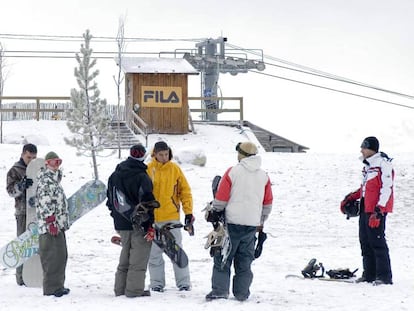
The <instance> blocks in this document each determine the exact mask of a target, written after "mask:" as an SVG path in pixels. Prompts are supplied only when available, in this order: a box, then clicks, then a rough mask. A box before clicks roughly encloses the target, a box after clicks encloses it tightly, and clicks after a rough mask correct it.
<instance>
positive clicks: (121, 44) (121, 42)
mask: <svg viewBox="0 0 414 311" xmlns="http://www.w3.org/2000/svg"><path fill="white" fill-rule="evenodd" d="M125 19H126V17H125V16H123V17H122V16H121V17H120V18H119V25H118V34H117V35H116V43H117V47H118V55H117V59H116V61H117V64H118V76H117V77H115V76H114V80H115V84H116V88H117V92H118V93H117V95H118V97H117V99H118V118H117V119H118V120H117V121H118V126H117V131H118V158H119V159H120V158H121V120H120V117H121V83H122V82H123V80H124V77H123V76H122V57H123V52H124V50H125Z"/></svg>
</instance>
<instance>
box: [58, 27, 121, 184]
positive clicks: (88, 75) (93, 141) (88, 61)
mask: <svg viewBox="0 0 414 311" xmlns="http://www.w3.org/2000/svg"><path fill="white" fill-rule="evenodd" d="M83 38H84V39H85V43H84V44H81V48H80V54H79V53H76V61H77V62H78V65H79V67H77V68H75V77H76V81H77V82H78V86H79V90H77V89H72V90H71V94H70V95H71V98H70V100H71V102H72V104H73V109H72V110H69V111H68V113H67V118H68V121H67V126H68V128H69V130H70V131H71V132H72V133H74V134H75V135H74V137H73V138H71V139H69V138H66V137H65V142H66V143H67V144H68V145H71V146H74V147H76V148H77V149H78V154H84V155H88V156H89V155H90V156H91V157H92V164H93V169H94V177H95V179H99V176H98V166H97V162H96V156H97V153H99V152H101V151H103V150H104V144H105V142H107V141H110V140H112V139H113V138H114V135H113V133H112V132H111V130H110V128H109V123H110V118H109V117H108V116H107V114H106V100H101V99H100V98H99V95H100V91H99V89H98V85H97V83H96V81H95V78H96V77H97V76H98V74H99V71H98V70H95V71H92V69H93V67H94V66H95V65H96V59H92V58H91V56H92V49H91V48H90V41H91V39H92V35H91V34H90V33H89V30H86V32H85V33H84V34H83Z"/></svg>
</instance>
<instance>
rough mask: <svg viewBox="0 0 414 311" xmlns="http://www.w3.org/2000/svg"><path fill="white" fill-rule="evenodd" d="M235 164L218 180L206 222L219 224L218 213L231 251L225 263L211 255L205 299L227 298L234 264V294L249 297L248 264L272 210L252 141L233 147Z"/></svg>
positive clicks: (266, 180) (265, 177)
mask: <svg viewBox="0 0 414 311" xmlns="http://www.w3.org/2000/svg"><path fill="white" fill-rule="evenodd" d="M236 151H237V159H238V164H236V165H235V166H233V167H230V168H229V169H227V171H226V172H225V173H224V175H223V177H222V178H221V180H220V183H219V186H218V189H217V192H216V195H215V198H214V200H213V209H212V211H211V218H210V220H209V221H212V222H214V221H218V220H219V218H220V217H221V215H220V213H223V212H224V219H225V223H226V226H227V231H228V235H229V238H230V244H231V250H230V253H229V255H228V257H227V260H226V261H225V263H224V266H223V262H222V254H221V253H215V254H214V265H213V275H212V278H211V281H212V290H211V292H210V293H209V294H207V295H206V300H213V299H220V298H222V299H227V298H228V296H229V287H230V272H231V271H230V269H231V265H232V263H234V271H235V275H234V277H233V289H232V291H233V295H234V297H235V298H236V299H237V300H239V301H244V300H246V299H247V298H249V295H250V285H251V283H252V281H253V272H252V270H251V264H252V262H253V260H254V258H255V257H254V256H255V234H256V231H257V230H262V229H263V224H264V222H265V221H266V219H267V218H268V217H269V214H270V212H271V210H272V203H273V194H272V188H271V183H270V179H269V177H268V175H267V173H266V172H265V171H264V170H263V169H261V157H260V156H258V155H257V153H258V150H257V147H256V145H255V144H253V143H251V142H243V143H238V144H237V146H236Z"/></svg>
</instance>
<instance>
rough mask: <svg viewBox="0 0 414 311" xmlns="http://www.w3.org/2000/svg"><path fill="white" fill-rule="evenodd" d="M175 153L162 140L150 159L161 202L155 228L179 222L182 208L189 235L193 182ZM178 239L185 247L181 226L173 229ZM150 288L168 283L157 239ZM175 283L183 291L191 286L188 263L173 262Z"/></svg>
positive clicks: (151, 175) (191, 224)
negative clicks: (189, 182)
mask: <svg viewBox="0 0 414 311" xmlns="http://www.w3.org/2000/svg"><path fill="white" fill-rule="evenodd" d="M172 157H173V155H172V151H171V148H170V147H169V146H168V145H167V143H165V142H163V141H159V142H157V143H155V145H154V149H153V153H152V160H151V162H149V163H148V168H147V173H148V175H149V177H150V178H151V180H152V183H153V194H154V197H155V199H156V200H157V201H158V202H160V205H161V206H160V207H159V208H157V209H156V210H154V218H155V223H154V226H155V227H156V228H161V227H162V226H163V225H164V224H166V223H177V224H178V223H180V210H181V208H182V210H183V212H184V214H185V221H184V223H185V227H184V229H185V230H187V231H188V232H189V234H190V235H193V234H194V231H193V230H194V229H193V222H194V217H193V197H192V194H191V188H190V185H189V184H188V182H187V179H186V178H185V176H184V173H183V172H182V170H181V168H180V167H179V166H178V164H176V163H175V162H172V161H171V159H172ZM171 233H172V234H173V235H174V237H175V239H176V243H177V244H178V245H179V246H180V247H182V235H181V229H180V228H177V229H171ZM148 268H149V273H150V288H151V290H153V291H157V292H163V291H164V287H165V264H164V259H163V251H162V249H161V248H159V247H158V246H157V245H156V244H155V243H153V244H152V247H151V253H150V259H149V264H148ZM173 269H174V275H175V283H176V286H177V287H178V289H179V290H180V291H184V290H185V291H189V290H191V282H190V270H189V267H188V266H187V267H185V268H179V267H178V266H177V265H176V264H173Z"/></svg>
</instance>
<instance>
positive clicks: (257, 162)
mask: <svg viewBox="0 0 414 311" xmlns="http://www.w3.org/2000/svg"><path fill="white" fill-rule="evenodd" d="M239 164H240V165H241V166H243V167H244V168H246V169H247V170H248V171H251V172H254V171H257V170H258V169H260V167H261V166H262V158H261V157H260V156H258V155H255V156H251V157H247V158H243V159H241V160H240V162H239Z"/></svg>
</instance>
